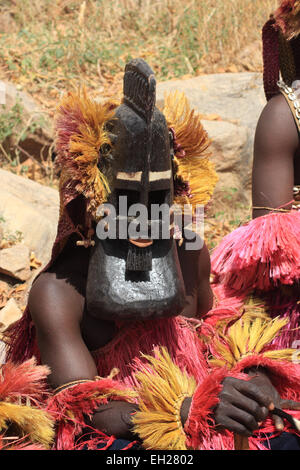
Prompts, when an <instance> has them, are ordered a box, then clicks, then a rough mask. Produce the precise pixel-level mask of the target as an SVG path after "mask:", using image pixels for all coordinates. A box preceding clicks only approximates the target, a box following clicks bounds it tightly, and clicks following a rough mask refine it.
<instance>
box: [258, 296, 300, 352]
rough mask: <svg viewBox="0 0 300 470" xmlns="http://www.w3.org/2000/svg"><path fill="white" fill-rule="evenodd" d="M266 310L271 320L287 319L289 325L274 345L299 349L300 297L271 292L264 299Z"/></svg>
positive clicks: (274, 341) (280, 347) (275, 339)
mask: <svg viewBox="0 0 300 470" xmlns="http://www.w3.org/2000/svg"><path fill="white" fill-rule="evenodd" d="M263 302H264V304H265V306H266V307H265V308H266V309H267V312H268V315H269V316H270V317H271V318H275V317H278V316H279V317H280V318H285V319H286V320H287V321H288V323H287V325H286V326H285V327H284V328H283V329H282V331H281V334H280V335H279V336H278V337H276V338H274V340H273V342H272V344H273V345H276V348H279V349H282V348H293V347H299V346H300V343H298V345H297V343H296V341H300V303H299V295H289V293H288V292H287V293H283V292H282V291H281V290H280V291H278V290H277V291H275V292H274V291H270V292H268V293H267V294H266V295H264V297H263Z"/></svg>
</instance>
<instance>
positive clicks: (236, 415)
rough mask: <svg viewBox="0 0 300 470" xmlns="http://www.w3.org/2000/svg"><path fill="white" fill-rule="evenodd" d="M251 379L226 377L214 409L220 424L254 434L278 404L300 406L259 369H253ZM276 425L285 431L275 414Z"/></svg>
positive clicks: (240, 432)
mask: <svg viewBox="0 0 300 470" xmlns="http://www.w3.org/2000/svg"><path fill="white" fill-rule="evenodd" d="M249 375H253V378H252V379H251V380H249V381H245V380H240V379H235V378H232V377H226V378H225V380H224V381H223V390H222V392H221V393H220V395H219V399H220V402H219V404H218V405H217V406H216V408H215V410H214V417H215V422H216V425H217V426H219V427H221V428H224V429H228V430H229V431H232V432H235V433H237V434H241V435H243V436H247V437H250V436H251V435H252V433H253V431H255V430H256V429H258V428H259V427H260V425H261V424H262V422H263V421H264V420H265V419H266V418H267V416H268V415H269V413H272V410H274V408H275V407H276V408H288V409H300V404H299V403H297V402H293V401H291V400H288V401H287V400H281V398H280V396H279V394H278V392H277V390H276V389H275V388H274V387H273V385H272V383H271V381H270V380H269V379H268V377H267V376H266V375H265V374H264V373H262V372H259V371H258V370H256V371H255V372H250V373H249ZM273 418H274V424H275V427H276V429H278V430H279V431H281V430H282V429H283V427H284V423H283V421H282V419H281V418H280V417H279V416H276V415H273Z"/></svg>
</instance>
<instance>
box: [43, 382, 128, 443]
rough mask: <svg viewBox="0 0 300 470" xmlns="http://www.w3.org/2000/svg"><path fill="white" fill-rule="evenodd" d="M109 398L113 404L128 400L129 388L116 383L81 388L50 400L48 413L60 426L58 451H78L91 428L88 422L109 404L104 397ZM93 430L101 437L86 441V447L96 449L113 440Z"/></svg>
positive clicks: (58, 430)
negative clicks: (84, 431)
mask: <svg viewBox="0 0 300 470" xmlns="http://www.w3.org/2000/svg"><path fill="white" fill-rule="evenodd" d="M114 391H124V396H119V395H117V394H115V395H114ZM105 394H109V400H122V401H123V400H128V398H127V397H126V389H125V387H124V386H123V385H122V384H120V383H119V382H117V381H115V380H112V379H100V380H95V381H92V382H85V383H81V384H77V385H74V386H72V387H70V388H66V389H65V390H62V391H61V392H59V393H57V394H56V395H54V396H53V397H51V398H50V399H49V401H48V404H47V408H46V409H47V411H48V412H49V413H50V414H51V415H52V416H53V418H54V419H55V420H56V423H57V434H56V445H55V450H75V449H76V448H78V445H77V446H76V439H77V437H78V436H79V435H80V434H81V433H82V432H83V429H84V428H87V427H88V426H87V424H86V421H85V419H86V417H91V416H92V415H93V413H94V412H95V411H96V410H97V408H98V407H99V406H100V405H101V404H106V403H107V402H108V399H107V398H105V397H103V395H105ZM101 395H102V396H101ZM89 428H90V429H91V432H92V433H93V434H95V433H96V434H97V437H96V438H95V437H93V438H92V439H89V440H86V441H84V443H83V444H82V445H83V446H87V447H88V448H91V447H93V448H95V447H96V444H97V443H106V444H107V443H108V441H111V439H112V437H111V436H107V435H106V434H104V433H102V432H100V431H98V430H96V429H94V428H92V427H89ZM113 440H114V438H113ZM112 442H113V441H112ZM110 443H111V442H110ZM109 445H110V444H109Z"/></svg>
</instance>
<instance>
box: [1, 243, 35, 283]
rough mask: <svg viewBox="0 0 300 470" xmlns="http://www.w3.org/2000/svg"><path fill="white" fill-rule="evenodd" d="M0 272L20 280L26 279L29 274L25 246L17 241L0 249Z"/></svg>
mask: <svg viewBox="0 0 300 470" xmlns="http://www.w3.org/2000/svg"><path fill="white" fill-rule="evenodd" d="M0 272H1V273H3V274H6V275H7V276H10V277H13V278H14V279H18V280H20V281H27V279H29V277H30V275H31V272H30V256H29V249H28V248H27V246H26V245H24V244H22V243H18V244H16V245H13V246H11V247H9V248H4V249H3V250H0Z"/></svg>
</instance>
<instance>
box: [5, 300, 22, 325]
mask: <svg viewBox="0 0 300 470" xmlns="http://www.w3.org/2000/svg"><path fill="white" fill-rule="evenodd" d="M21 316H22V311H21V309H20V308H19V307H18V305H17V303H16V301H15V299H9V301H8V302H7V304H6V305H5V307H3V308H2V309H1V310H0V331H5V330H6V328H8V327H9V326H10V325H11V324H12V323H14V322H15V321H17V320H19V319H20V318H21Z"/></svg>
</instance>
